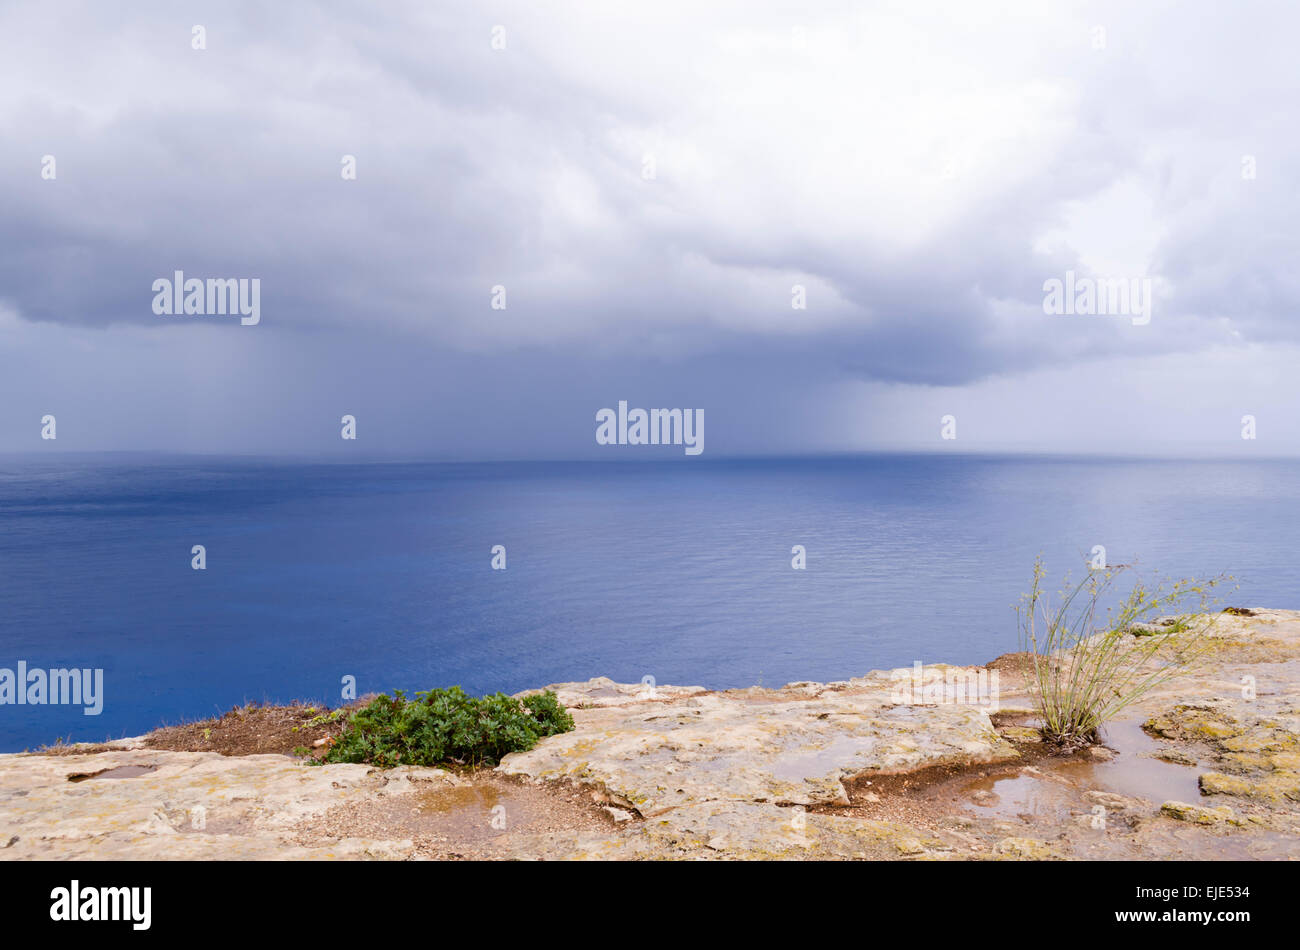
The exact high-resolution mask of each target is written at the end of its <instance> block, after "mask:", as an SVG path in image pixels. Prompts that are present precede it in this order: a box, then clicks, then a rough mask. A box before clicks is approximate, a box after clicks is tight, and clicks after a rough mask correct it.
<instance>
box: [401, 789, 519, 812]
mask: <svg viewBox="0 0 1300 950" xmlns="http://www.w3.org/2000/svg"><path fill="white" fill-rule="evenodd" d="M500 803H501V793H500V792H499V791H497V790H496V789H495V788H493V787H491V786H490V785H471V786H465V787H461V788H441V789H438V791H436V792H422V793H421V794H420V795H419V805H418V806H417V807H418V808H419V810H420V812H422V813H423V814H426V815H430V814H432V815H450V814H453V813H456V812H463V811H471V812H474V811H478V812H482V813H484V814H488V813H490V812H491V811H492V809H493V808H495V807H496V806H497V805H499V804H500Z"/></svg>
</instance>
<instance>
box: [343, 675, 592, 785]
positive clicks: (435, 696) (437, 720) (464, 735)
mask: <svg viewBox="0 0 1300 950" xmlns="http://www.w3.org/2000/svg"><path fill="white" fill-rule="evenodd" d="M572 728H573V717H572V716H570V715H569V713H568V712H567V711H566V710H565V708H564V706H562V705H561V704H560V701H559V700H558V699H557V698H556V696H555V694H554V693H553V692H551V691H549V690H547V691H546V692H544V693H538V694H536V695H533V696H528V697H525V698H524V699H522V700H519V699H515V698H514V697H512V696H507V695H505V694H504V693H493V694H492V695H490V696H483V697H481V698H478V699H476V698H474V697H473V696H470V695H468V694H467V693H466V692H465V691H464V690H463V689H461V688H460V687H459V686H452V687H451V688H450V689H431V690H429V691H428V692H424V693H416V694H415V699H413V700H408V699H407V698H406V696H405V695H404V694H403V693H402V692H401V691H400V690H398V691H397V692H396V694H395V695H393V696H387V695H380V696H376V697H375V699H374V700H372V701H371V703H370V704H369V705H368V706H364V707H362V708H361V709H358V710H357V711H356V712H354V713H352V715H351V716H349V717H348V720H347V723H346V724H345V726H344V728H343V732H342V734H341V735H340V736H339V737H338V738H337V739H336V740H335V741H334V742H333V744H331V746H330V748H329V750H328V751H327V752H326V753H325V755H324V757H323V759H322V761H324V762H365V763H370V764H373V765H378V766H380V767H381V768H392V767H393V766H396V765H438V764H441V763H445V762H457V763H460V764H462V765H476V766H477V765H495V764H496V763H497V762H500V761H501V758H502V757H503V756H506V755H508V754H510V753H511V752H523V751H525V750H527V749H531V748H532V747H533V746H534V745H536V744H537V740H538V739H541V738H542V737H543V736H553V735H555V734H557V733H560V732H568V731H569V730H571V729H572Z"/></svg>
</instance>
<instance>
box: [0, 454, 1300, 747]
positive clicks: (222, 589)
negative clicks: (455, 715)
mask: <svg viewBox="0 0 1300 950" xmlns="http://www.w3.org/2000/svg"><path fill="white" fill-rule="evenodd" d="M1298 495H1300V462H1296V461H1262V460H1249V461H1208V460H1199V461H1177V460H1150V459H1125V458H1095V457H1093V458H1069V457H1027V456H1023V455H1021V456H1011V455H1008V456H975V455H943V454H928V455H893V454H878V455H854V456H825V457H820V456H819V457H806V458H802V457H801V458H744V459H707V458H705V457H698V458H686V457H683V458H680V459H673V460H654V461H646V462H633V461H607V462H606V461H601V462H587V461H584V462H491V463H430V462H400V463H397V462H394V463H378V462H376V463H365V464H353V463H346V464H342V463H332V462H307V461H284V460H270V459H255V458H236V457H229V458H227V457H196V456H187V457H178V456H151V455H105V456H80V455H78V456H71V455H57V456H56V455H47V456H39V455H31V456H5V457H0V669H9V670H16V669H17V668H18V667H17V664H18V663H19V662H20V661H21V662H23V663H25V664H26V667H27V668H28V669H29V670H31V669H64V668H76V669H88V670H103V674H102V675H103V680H102V697H101V699H102V707H101V708H100V711H99V713H98V714H97V715H86V714H85V707H84V703H83V705H80V706H78V705H71V704H69V705H49V704H45V705H30V704H26V705H17V704H12V703H11V704H5V705H0V751H6V752H11V751H19V750H22V749H25V748H35V747H37V746H40V745H43V744H46V743H50V742H53V741H55V740H57V739H60V738H62V739H65V740H93V741H97V740H102V739H105V738H117V737H122V736H131V735H138V734H141V733H143V732H146V731H148V730H150V729H152V728H154V727H156V726H159V725H163V724H168V723H178V722H185V721H192V720H195V719H199V718H205V717H208V716H213V715H219V714H220V713H222V712H224V711H226V710H228V709H230V708H231V707H233V706H236V705H240V704H243V703H246V702H284V701H290V700H303V701H308V702H312V703H319V704H323V705H337V704H338V703H340V702H341V701H343V699H344V698H345V697H346V695H347V693H346V692H345V691H346V690H348V689H349V688H352V689H355V691H356V693H357V694H364V693H369V692H391V691H392V690H398V689H400V690H406V691H407V692H408V693H409V692H413V691H418V690H422V689H429V688H431V687H435V686H449V685H452V684H459V685H461V686H463V687H464V688H465V689H466V690H468V691H470V692H472V693H475V694H482V693H489V692H495V691H498V690H500V691H504V692H515V691H518V690H521V689H525V688H530V687H536V686H541V685H544V684H548V683H556V682H565V681H572V680H585V679H588V678H590V677H595V676H608V677H611V678H612V679H614V680H617V681H620V682H643V681H645V680H646V678H647V677H652V678H653V682H655V683H657V684H661V685H662V684H680V685H701V686H705V687H710V688H728V687H740V686H749V685H754V684H761V685H766V686H779V685H781V684H784V683H787V682H793V681H801V680H818V681H826V680H835V679H844V678H848V677H852V676H856V675H861V674H863V673H865V672H867V671H868V670H871V669H886V668H893V667H900V666H910V665H911V664H913V663H915V662H917V661H921V662H926V663H929V662H937V661H944V662H952V663H983V662H987V661H988V660H990V659H993V658H994V657H996V656H998V655H1000V654H1002V653H1007V652H1010V651H1013V650H1016V649H1017V648H1018V645H1019V644H1018V636H1017V627H1016V618H1015V613H1014V606H1015V605H1016V604H1017V602H1018V601H1019V598H1020V596H1021V595H1022V594H1023V593H1024V592H1025V591H1026V590H1027V588H1028V586H1029V583H1030V580H1031V575H1032V571H1033V565H1034V562H1035V559H1036V558H1037V557H1039V556H1041V557H1042V558H1043V561H1044V565H1045V567H1046V568H1047V570H1048V572H1049V573H1048V581H1049V583H1048V586H1049V587H1056V586H1059V583H1060V581H1061V580H1062V579H1063V578H1064V576H1065V575H1066V574H1067V572H1068V573H1071V574H1072V575H1074V576H1075V577H1076V578H1077V577H1078V576H1080V575H1081V574H1083V573H1084V572H1085V571H1086V569H1087V561H1088V560H1089V559H1090V558H1094V557H1095V556H1096V548H1097V547H1098V546H1101V547H1104V548H1105V556H1106V559H1107V562H1108V563H1110V564H1130V565H1134V567H1133V568H1132V570H1133V571H1136V572H1140V573H1141V575H1142V576H1143V577H1144V578H1150V577H1151V576H1153V575H1164V576H1167V577H1170V578H1175V577H1182V576H1209V575H1217V574H1220V573H1227V574H1231V575H1233V577H1234V578H1235V580H1234V581H1233V582H1232V583H1231V584H1229V585H1227V587H1226V588H1224V598H1223V601H1222V602H1223V603H1224V604H1234V605H1251V606H1269V607H1282V608H1296V607H1300V559H1298V558H1297V557H1296V555H1295V549H1294V547H1293V544H1294V543H1295V540H1296V538H1295V535H1293V533H1292V529H1293V526H1294V525H1295V521H1294V519H1295V512H1296V510H1297V507H1296V506H1297V501H1298V500H1300V498H1298ZM196 546H202V549H203V569H202V570H196V569H195V566H194V565H195V563H196V555H195V553H194V549H195V547H196ZM800 550H801V551H802V554H800ZM800 562H802V564H803V566H802V567H797V566H796V565H797V564H799V563H800ZM1122 579H1123V578H1121V580H1122ZM1234 588H1235V589H1234Z"/></svg>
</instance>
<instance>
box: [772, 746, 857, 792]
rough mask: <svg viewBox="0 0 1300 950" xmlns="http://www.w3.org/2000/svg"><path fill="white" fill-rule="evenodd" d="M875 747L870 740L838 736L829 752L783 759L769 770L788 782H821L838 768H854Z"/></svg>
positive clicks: (784, 756) (777, 760)
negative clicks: (855, 762) (856, 761)
mask: <svg viewBox="0 0 1300 950" xmlns="http://www.w3.org/2000/svg"><path fill="white" fill-rule="evenodd" d="M874 745H875V740H874V739H872V738H869V737H867V738H863V737H859V736H837V737H836V738H834V739H832V740H831V741H830V742H829V743H827V745H826V747H825V748H822V749H814V750H812V751H811V752H801V753H799V754H797V755H789V754H787V755H782V756H780V757H779V758H777V759H775V760H774V761H772V762H771V763H769V766H768V767H769V768H770V769H771V772H772V775H773V776H775V777H776V778H778V779H781V780H782V781H786V782H803V781H806V780H808V779H820V778H824V777H825V776H827V775H829V774H830V773H831V772H833V771H834V770H835V769H837V768H841V767H845V765H846V763H847V764H848V765H850V766H851V765H852V763H853V762H854V761H855V760H856V758H857V757H858V756H859V755H862V754H863V753H865V752H870V751H871V749H872V747H873V746H874ZM850 771H851V769H850Z"/></svg>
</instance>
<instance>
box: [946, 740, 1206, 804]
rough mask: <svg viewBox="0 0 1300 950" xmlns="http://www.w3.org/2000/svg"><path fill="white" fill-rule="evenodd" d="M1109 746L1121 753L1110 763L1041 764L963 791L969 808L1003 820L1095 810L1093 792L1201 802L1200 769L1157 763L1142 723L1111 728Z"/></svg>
mask: <svg viewBox="0 0 1300 950" xmlns="http://www.w3.org/2000/svg"><path fill="white" fill-rule="evenodd" d="M1102 736H1103V738H1104V740H1105V744H1106V745H1108V746H1109V747H1110V748H1112V749H1114V750H1115V751H1116V752H1117V753H1118V754H1117V755H1115V756H1114V757H1113V758H1111V759H1109V760H1107V761H1098V760H1094V759H1084V758H1080V759H1076V760H1071V761H1067V762H1061V763H1059V764H1055V763H1052V762H1050V761H1049V762H1044V763H1041V768H1040V769H1037V770H1035V771H1032V772H1031V771H1024V772H1020V773H1011V774H1007V775H1003V776H997V775H994V776H989V777H987V778H982V779H979V780H977V781H974V782H970V783H968V784H967V785H965V786H964V787H963V792H964V793H965V795H966V796H967V797H968V798H969V805H970V807H972V808H974V809H975V810H976V811H977V812H979V813H980V814H984V815H990V816H994V817H998V818H1017V817H1019V816H1021V815H1029V816H1032V817H1056V816H1059V815H1061V814H1063V813H1065V812H1068V811H1071V810H1075V811H1077V810H1079V809H1080V808H1087V807H1089V806H1090V803H1088V802H1087V801H1086V800H1085V799H1084V798H1083V793H1084V792H1087V791H1091V790H1093V789H1100V790H1102V791H1106V792H1113V793H1115V794H1118V795H1123V796H1125V797H1127V798H1143V799H1146V800H1147V801H1149V802H1151V803H1152V804H1155V805H1159V804H1161V803H1162V802H1166V801H1181V802H1193V803H1194V802H1198V801H1200V799H1201V791H1200V788H1199V787H1198V785H1197V777H1198V776H1199V775H1200V770H1199V769H1197V768H1195V767H1193V766H1189V765H1177V764H1175V763H1173V762H1164V761H1162V760H1160V759H1155V758H1152V757H1151V756H1150V755H1149V754H1148V755H1144V754H1143V753H1151V752H1155V751H1158V750H1159V749H1160V748H1161V746H1160V744H1159V743H1157V742H1156V741H1155V740H1154V739H1152V738H1151V737H1150V736H1148V735H1147V734H1146V733H1145V732H1143V731H1142V725H1141V723H1140V722H1138V721H1137V720H1123V721H1118V722H1112V723H1109V724H1107V726H1106V727H1105V729H1103V730H1102Z"/></svg>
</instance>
